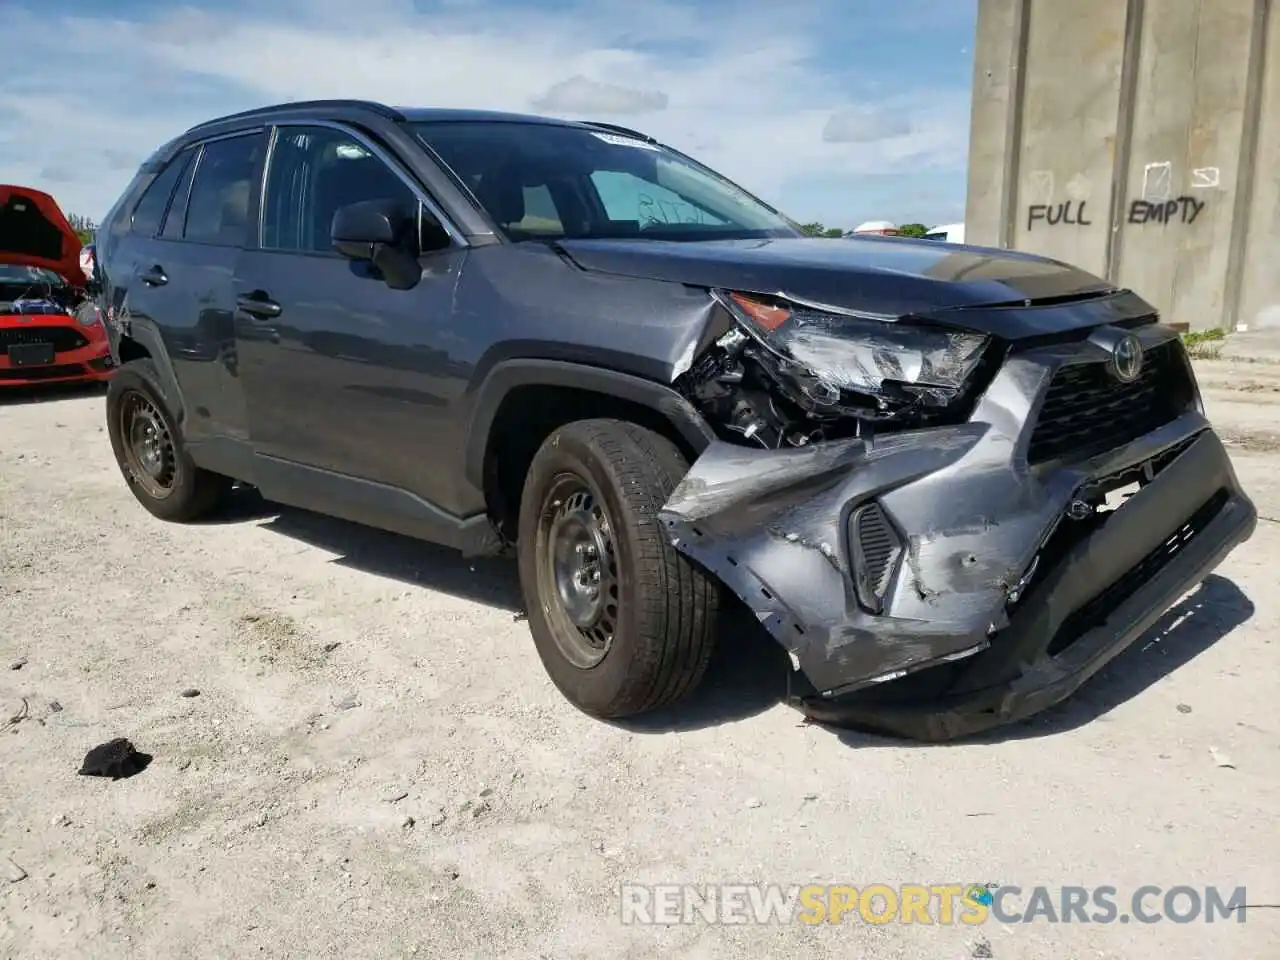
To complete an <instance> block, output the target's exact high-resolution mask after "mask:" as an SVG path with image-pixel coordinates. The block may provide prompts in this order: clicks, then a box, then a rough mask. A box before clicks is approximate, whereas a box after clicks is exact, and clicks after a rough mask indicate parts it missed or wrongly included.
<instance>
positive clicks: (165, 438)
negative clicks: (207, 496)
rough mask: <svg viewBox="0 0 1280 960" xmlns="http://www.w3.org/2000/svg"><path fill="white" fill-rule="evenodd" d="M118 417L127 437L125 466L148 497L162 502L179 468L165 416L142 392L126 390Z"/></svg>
mask: <svg viewBox="0 0 1280 960" xmlns="http://www.w3.org/2000/svg"><path fill="white" fill-rule="evenodd" d="M117 415H118V416H119V418H120V424H119V430H120V435H121V436H122V437H123V438H124V441H125V443H124V456H125V464H126V465H127V467H128V468H129V471H130V473H131V474H132V477H133V482H134V483H137V484H141V485H142V487H143V488H144V489H145V490H146V493H147V496H149V497H151V498H153V499H155V500H163V499H165V497H168V496H170V495H171V494H172V493H173V483H174V480H176V479H177V475H178V468H177V463H176V456H175V452H174V447H173V437H172V436H171V435H170V433H169V428H168V426H167V425H166V424H165V422H164V417H162V416H161V415H160V411H159V410H158V409H157V408H156V405H155V404H154V403H153V402H152V401H151V399H150V398H149V397H148V396H147V395H146V394H144V393H143V392H142V391H141V390H126V391H125V392H124V394H123V395H122V396H121V398H120V402H119V405H118V411H117Z"/></svg>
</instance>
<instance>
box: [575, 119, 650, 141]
mask: <svg viewBox="0 0 1280 960" xmlns="http://www.w3.org/2000/svg"><path fill="white" fill-rule="evenodd" d="M583 123H585V124H586V125H587V126H588V127H599V128H600V129H601V130H612V131H613V132H614V133H621V134H625V135H626V136H628V137H635V138H636V139H637V140H643V141H644V142H645V143H657V142H658V141H657V140H655V139H654V138H653V137H651V136H649V135H648V134H647V133H641V132H640V131H639V130H632V129H631V128H630V127H624V126H620V125H619V124H616V123H601V122H600V121H598V120H584V121H583Z"/></svg>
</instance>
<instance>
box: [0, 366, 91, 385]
mask: <svg viewBox="0 0 1280 960" xmlns="http://www.w3.org/2000/svg"><path fill="white" fill-rule="evenodd" d="M82 376H84V367H82V366H81V365H80V364H78V363H60V364H57V365H55V366H52V367H9V368H6V369H4V370H0V381H5V380H14V381H17V380H61V379H62V378H64V377H82Z"/></svg>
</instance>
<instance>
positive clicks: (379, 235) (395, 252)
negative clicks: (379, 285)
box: [329, 200, 422, 290]
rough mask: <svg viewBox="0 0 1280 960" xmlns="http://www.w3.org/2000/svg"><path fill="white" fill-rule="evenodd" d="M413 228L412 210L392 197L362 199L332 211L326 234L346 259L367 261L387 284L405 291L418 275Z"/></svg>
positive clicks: (413, 210) (414, 226)
mask: <svg viewBox="0 0 1280 960" xmlns="http://www.w3.org/2000/svg"><path fill="white" fill-rule="evenodd" d="M417 229H418V218H417V210H416V209H413V208H406V206H405V205H404V204H403V203H401V202H398V201H395V200H362V201H360V202H359V203H352V204H349V205H347V206H345V207H339V208H338V209H337V210H336V211H334V214H333V223H332V225H331V226H330V228H329V236H330V239H331V240H332V241H333V247H334V249H335V250H337V251H338V252H339V253H340V254H342V255H343V256H344V257H346V258H347V259H348V260H363V261H368V262H370V263H372V264H373V266H374V267H376V268H377V270H378V272H379V273H381V274H382V277H383V279H384V280H385V281H386V283H387V286H389V287H392V288H394V289H396V290H408V289H410V288H411V287H413V286H414V285H416V284H417V282H418V281H419V280H420V279H421V278H422V267H421V266H420V265H419V264H418V259H417V257H418V243H417V238H416V234H417Z"/></svg>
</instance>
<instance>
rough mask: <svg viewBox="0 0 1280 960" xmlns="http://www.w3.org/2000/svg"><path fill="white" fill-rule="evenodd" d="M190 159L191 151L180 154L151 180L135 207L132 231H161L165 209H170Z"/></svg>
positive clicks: (149, 233)
mask: <svg viewBox="0 0 1280 960" xmlns="http://www.w3.org/2000/svg"><path fill="white" fill-rule="evenodd" d="M190 161H191V153H190V151H187V152H185V153H182V154H179V155H178V156H177V157H174V158H173V160H171V161H169V164H168V165H167V166H166V167H165V168H164V169H163V170H161V171H160V173H158V174H157V175H156V178H155V179H154V180H152V181H151V185H150V186H148V187H147V188H146V190H144V191H143V193H142V196H141V197H139V198H138V202H137V203H136V204H135V205H134V207H133V215H132V216H131V217H130V227H129V229H130V232H131V233H136V234H140V235H141V236H144V237H154V236H155V235H156V234H157V233H159V232H160V224H161V222H162V221H163V220H164V214H165V211H166V210H168V209H169V200H170V199H171V198H172V197H173V188H174V187H176V186H177V185H178V179H179V178H180V177H181V176H182V173H183V171H184V170H185V169H186V167H187V164H188V163H189V162H190Z"/></svg>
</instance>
